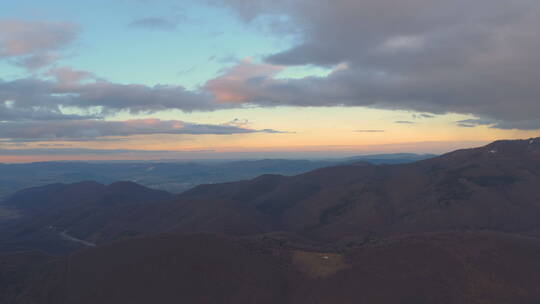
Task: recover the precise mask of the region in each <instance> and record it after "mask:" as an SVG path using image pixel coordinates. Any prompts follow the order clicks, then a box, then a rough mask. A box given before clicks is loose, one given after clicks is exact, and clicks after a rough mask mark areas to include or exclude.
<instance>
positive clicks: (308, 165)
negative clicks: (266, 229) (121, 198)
mask: <svg viewBox="0 0 540 304" xmlns="http://www.w3.org/2000/svg"><path fill="white" fill-rule="evenodd" d="M433 156H434V155H430V154H426V155H419V154H407V153H402V154H380V155H367V156H358V157H353V158H345V159H332V160H288V159H263V160H252V161H250V160H244V161H196V162H82V161H81V162H42V163H29V164H0V201H1V200H2V199H5V198H7V197H8V196H9V195H11V194H13V193H14V192H16V191H18V190H22V189H25V188H29V187H36V186H44V185H47V184H52V183H76V182H82V181H89V180H92V181H96V182H99V183H104V184H110V183H113V182H116V181H121V180H122V181H132V182H137V183H139V184H141V185H144V186H147V187H151V188H154V189H158V190H165V191H169V192H173V193H180V192H182V191H185V190H187V189H190V188H192V187H194V186H197V185H200V184H209V183H220V182H230V181H236V180H242V179H250V178H254V177H257V176H259V175H262V174H281V175H296V174H301V173H304V172H308V171H311V170H314V169H318V168H322V167H328V166H334V165H337V164H343V163H350V162H355V161H367V162H370V163H374V164H381V163H386V164H395V163H405V162H412V161H417V160H421V159H426V158H430V157H433Z"/></svg>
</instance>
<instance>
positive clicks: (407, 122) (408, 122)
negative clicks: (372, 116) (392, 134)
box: [394, 120, 416, 125]
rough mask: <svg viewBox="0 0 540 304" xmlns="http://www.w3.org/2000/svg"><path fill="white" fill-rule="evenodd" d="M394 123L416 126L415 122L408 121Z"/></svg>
mask: <svg viewBox="0 0 540 304" xmlns="http://www.w3.org/2000/svg"><path fill="white" fill-rule="evenodd" d="M394 123H397V124H402V125H414V124H416V123H415V122H414V121H408V120H397V121H394Z"/></svg>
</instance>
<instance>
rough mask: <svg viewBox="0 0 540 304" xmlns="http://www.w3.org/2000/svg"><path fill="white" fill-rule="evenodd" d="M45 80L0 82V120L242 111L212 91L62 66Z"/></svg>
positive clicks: (51, 72) (48, 73) (26, 79)
mask: <svg viewBox="0 0 540 304" xmlns="http://www.w3.org/2000/svg"><path fill="white" fill-rule="evenodd" d="M45 76H48V77H49V79H44V78H36V77H29V78H21V79H15V80H9V81H6V80H2V79H0V121H1V120H24V119H26V120H37V119H50V118H54V117H58V118H60V119H62V118H70V119H72V118H76V117H73V115H69V116H66V117H62V115H63V112H62V108H65V107H72V108H76V109H79V111H80V112H85V111H86V112H91V113H92V114H91V115H82V116H94V118H95V117H103V116H107V115H111V114H115V113H116V112H118V111H128V112H130V113H153V112H156V111H161V110H169V109H179V110H182V111H185V112H191V111H213V110H217V109H226V108H232V107H238V106H240V105H232V104H229V103H220V102H217V101H216V100H215V99H214V98H213V97H212V96H211V94H210V93H207V92H204V91H190V90H186V89H185V88H184V87H182V86H178V85H155V86H147V85H141V84H119V83H113V82H109V81H106V80H104V79H100V78H99V77H97V76H95V75H94V74H92V73H90V72H87V71H78V70H74V69H71V68H68V67H60V68H55V69H51V70H49V71H47V72H46V73H45Z"/></svg>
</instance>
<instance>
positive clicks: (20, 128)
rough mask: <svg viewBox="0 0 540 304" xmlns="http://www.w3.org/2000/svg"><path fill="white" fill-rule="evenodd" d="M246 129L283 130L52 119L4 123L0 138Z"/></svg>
mask: <svg viewBox="0 0 540 304" xmlns="http://www.w3.org/2000/svg"><path fill="white" fill-rule="evenodd" d="M243 133H282V132H280V131H276V130H272V129H264V130H256V129H250V128H243V127H237V126H231V125H227V124H223V125H211V124H195V123H188V122H183V121H178V120H159V119H135V120H126V121H104V120H65V121H51V122H4V123H0V138H7V139H9V140H11V141H21V140H22V141H48V140H73V141H86V140H96V139H97V140H99V139H100V138H102V137H108V136H119V137H127V136H133V135H150V134H191V135H203V134H214V135H231V134H243Z"/></svg>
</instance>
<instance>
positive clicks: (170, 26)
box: [129, 17, 176, 31]
mask: <svg viewBox="0 0 540 304" xmlns="http://www.w3.org/2000/svg"><path fill="white" fill-rule="evenodd" d="M129 27H131V28H136V29H147V30H158V31H172V30H174V29H176V23H174V22H172V21H169V20H167V19H164V18H157V17H151V18H142V19H136V20H133V21H132V22H131V23H129Z"/></svg>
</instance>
